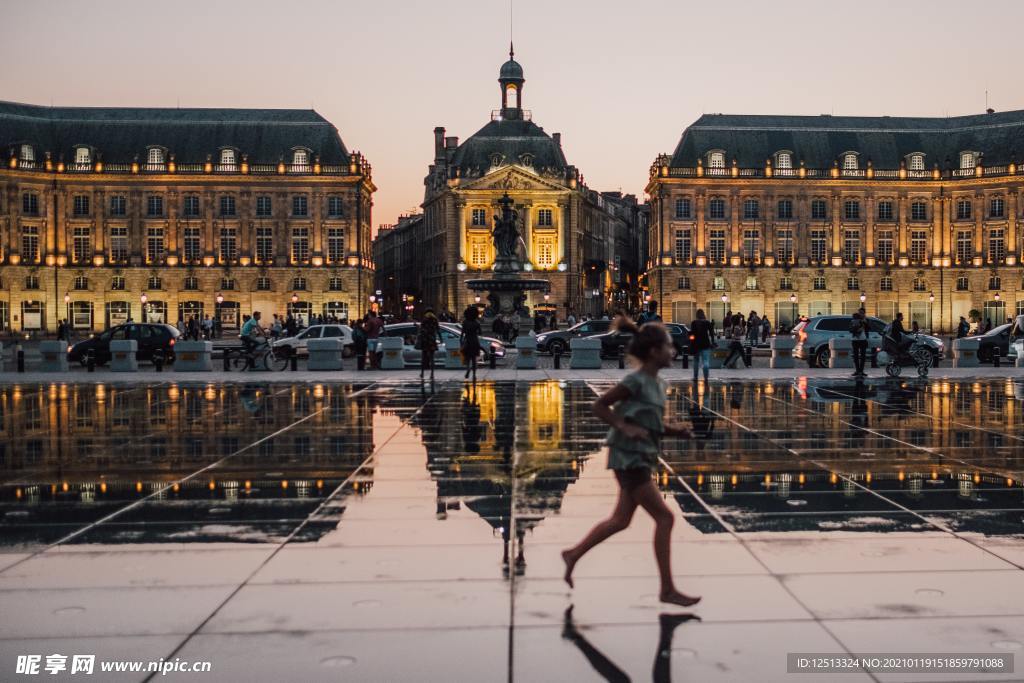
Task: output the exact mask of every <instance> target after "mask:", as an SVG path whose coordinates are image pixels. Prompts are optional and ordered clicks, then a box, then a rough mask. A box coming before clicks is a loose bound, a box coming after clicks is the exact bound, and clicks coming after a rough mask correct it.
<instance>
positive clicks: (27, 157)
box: [19, 145, 36, 161]
mask: <svg viewBox="0 0 1024 683" xmlns="http://www.w3.org/2000/svg"><path fill="white" fill-rule="evenodd" d="M19 156H20V157H21V160H22V161H35V160H36V150H35V148H33V147H32V145H22V146H21V153H20V155H19Z"/></svg>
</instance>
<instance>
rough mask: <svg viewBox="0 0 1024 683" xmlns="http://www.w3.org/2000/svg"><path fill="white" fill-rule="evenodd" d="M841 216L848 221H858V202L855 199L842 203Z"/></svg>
mask: <svg viewBox="0 0 1024 683" xmlns="http://www.w3.org/2000/svg"><path fill="white" fill-rule="evenodd" d="M843 216H844V217H845V218H846V220H848V221H859V220H860V202H859V201H857V200H856V199H847V200H846V201H845V202H843Z"/></svg>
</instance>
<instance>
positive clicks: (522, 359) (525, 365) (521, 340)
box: [516, 334, 537, 370]
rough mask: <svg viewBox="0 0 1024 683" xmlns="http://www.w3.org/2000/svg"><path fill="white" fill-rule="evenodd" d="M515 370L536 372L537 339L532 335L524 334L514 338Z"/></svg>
mask: <svg viewBox="0 0 1024 683" xmlns="http://www.w3.org/2000/svg"><path fill="white" fill-rule="evenodd" d="M516 351H518V355H517V356H516V369H517V370H536V369H537V338H536V337H534V336H533V335H529V334H524V335H522V336H519V337H516Z"/></svg>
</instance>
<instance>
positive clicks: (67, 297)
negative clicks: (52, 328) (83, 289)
mask: <svg viewBox="0 0 1024 683" xmlns="http://www.w3.org/2000/svg"><path fill="white" fill-rule="evenodd" d="M64 315H65V316H66V317H65V318H64V319H65V320H67V321H68V323H70V322H71V293H70V292H64Z"/></svg>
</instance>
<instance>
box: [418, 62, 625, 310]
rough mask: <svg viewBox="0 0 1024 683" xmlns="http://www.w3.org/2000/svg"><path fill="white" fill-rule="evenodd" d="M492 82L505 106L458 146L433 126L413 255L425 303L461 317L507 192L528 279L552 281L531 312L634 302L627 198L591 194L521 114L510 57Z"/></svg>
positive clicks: (555, 140) (488, 261) (484, 266)
mask: <svg viewBox="0 0 1024 683" xmlns="http://www.w3.org/2000/svg"><path fill="white" fill-rule="evenodd" d="M509 56H510V59H509V61H507V62H506V63H505V64H504V65H502V67H501V71H500V75H499V78H498V83H499V85H500V92H501V108H500V109H496V110H494V111H492V112H491V120H490V121H489V122H488V123H487V124H486V125H485V126H484V127H483V128H481V129H480V130H479V131H477V132H476V133H475V134H474V135H472V136H471V137H469V138H468V139H467V140H465V141H464V142H462V143H461V144H460V143H459V139H458V138H457V137H446V136H445V129H444V128H435V129H434V163H433V164H431V165H430V169H429V172H428V173H427V176H426V178H425V180H424V183H425V185H426V190H425V193H424V200H423V222H422V227H421V229H420V236H419V238H418V239H417V244H418V247H419V252H418V258H421V259H422V264H423V267H422V269H421V271H420V277H421V291H422V296H423V301H424V302H425V303H426V304H429V305H431V306H434V307H435V308H437V309H438V310H449V311H452V312H460V311H461V310H462V309H463V308H464V307H465V306H466V305H468V304H469V303H471V302H472V301H473V296H474V295H473V293H472V292H470V291H469V290H467V288H466V284H465V283H466V280H469V279H474V278H480V277H481V275H484V274H488V273H490V272H491V268H492V265H493V262H494V258H495V250H494V245H493V242H492V238H491V230H492V228H493V220H494V214H495V213H496V212H497V210H498V209H497V206H498V205H497V202H498V199H500V198H501V196H502V195H503V194H505V193H506V192H507V193H508V194H509V195H510V196H511V197H512V199H513V200H514V202H515V209H516V210H517V211H518V213H519V216H520V217H522V225H521V226H520V232H521V235H522V240H523V241H522V244H521V246H520V249H521V257H522V258H523V260H524V263H525V268H526V269H528V270H532V271H534V274H533V276H534V277H537V278H544V279H547V280H549V281H550V282H551V290H550V292H548V297H549V298H548V299H546V300H545V299H544V293H540V292H533V293H530V294H529V295H528V299H527V302H526V303H527V305H528V306H529V307H530V308H531V309H533V308H535V307H537V306H538V305H539V306H540V307H541V308H544V307H545V305H546V306H547V307H548V308H551V309H553V310H557V313H558V315H559V317H565V316H566V315H567V314H568V312H569V311H570V310H574V311H576V314H577V316H578V315H580V314H581V313H589V314H591V315H593V314H595V313H598V312H600V311H603V310H605V309H606V308H609V307H611V306H613V305H617V304H625V303H627V302H628V301H629V300H630V297H635V296H636V294H635V293H636V291H637V272H638V268H639V265H640V264H639V260H638V258H637V255H636V253H635V250H634V249H633V248H632V245H634V244H635V243H636V242H635V240H634V239H633V236H632V233H633V232H634V231H635V226H636V213H637V203H636V198H635V197H633V196H629V195H627V196H625V197H623V196H620V195H617V194H615V193H606V194H602V193H599V192H595V191H593V190H591V189H589V188H588V187H587V186H586V185H585V183H584V182H583V178H582V177H581V175H580V173H579V171H578V170H577V169H576V167H575V166H572V165H570V164H569V163H568V161H567V160H566V158H565V154H564V153H563V152H562V143H561V135H560V134H559V133H554V134H553V135H549V134H548V133H546V132H545V131H544V129H543V128H541V127H540V126H538V125H537V124H536V123H534V122H533V121H532V116H531V112H530V111H528V110H526V109H524V108H523V86H524V84H525V82H526V80H525V78H524V74H523V68H522V66H520V65H519V63H518V62H516V61H515V60H514V59H512V58H511V57H513V55H512V54H511V53H510V55H509Z"/></svg>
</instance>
